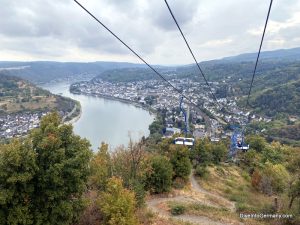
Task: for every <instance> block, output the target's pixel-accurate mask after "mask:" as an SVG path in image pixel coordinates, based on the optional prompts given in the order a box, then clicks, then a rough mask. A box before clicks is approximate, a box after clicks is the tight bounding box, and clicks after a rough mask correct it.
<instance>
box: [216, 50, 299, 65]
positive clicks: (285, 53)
mask: <svg viewBox="0 0 300 225" xmlns="http://www.w3.org/2000/svg"><path fill="white" fill-rule="evenodd" d="M256 57H257V53H245V54H241V55H237V56H230V57H225V58H223V59H221V60H223V61H224V60H226V61H236V62H241V61H254V60H256ZM259 58H260V59H261V60H299V59H300V47H299V48H291V49H278V50H274V51H263V52H261V54H260V57H259Z"/></svg>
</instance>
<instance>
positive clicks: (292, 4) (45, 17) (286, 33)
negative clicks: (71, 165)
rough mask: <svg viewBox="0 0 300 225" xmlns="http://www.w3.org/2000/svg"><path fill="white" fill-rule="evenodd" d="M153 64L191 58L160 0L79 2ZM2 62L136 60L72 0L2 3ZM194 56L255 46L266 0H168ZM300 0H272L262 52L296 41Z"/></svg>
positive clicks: (216, 55) (298, 42)
mask: <svg viewBox="0 0 300 225" xmlns="http://www.w3.org/2000/svg"><path fill="white" fill-rule="evenodd" d="M80 2H81V3H82V4H83V5H84V6H86V8H88V9H89V10H90V11H91V12H92V13H94V14H95V15H96V16H97V17H98V18H99V19H100V20H101V21H103V22H104V23H105V24H106V25H107V26H108V27H109V28H111V29H112V30H113V31H114V32H115V33H116V34H117V35H119V36H120V37H121V39H122V40H124V41H125V42H126V43H128V44H129V45H130V46H131V47H132V48H133V49H134V50H136V51H137V52H138V53H139V54H140V55H141V56H143V57H144V58H145V59H146V60H147V61H148V62H149V63H151V64H185V63H191V62H193V60H192V58H191V56H190V54H189V52H188V49H187V48H186V46H185V43H184V42H183V40H182V37H181V36H180V33H179V32H178V31H177V28H176V25H175V24H174V23H173V21H172V18H171V17H170V15H169V13H168V10H167V7H166V6H165V4H164V2H163V1H161V0H151V1H148V0H126V1H124V0H103V1H97V0H80ZM1 3H2V5H5V7H1V8H0V15H1V20H0V48H1V54H0V60H60V61H95V60H107V61H112V60H120V61H132V62H138V60H137V59H135V57H134V56H133V55H132V54H131V53H130V52H129V51H128V50H127V49H126V48H125V47H123V46H122V45H121V44H120V43H118V41H116V40H115V39H114V38H113V37H112V36H111V35H110V34H109V33H108V32H107V31H106V30H104V29H103V28H102V27H100V26H99V25H98V24H97V23H96V22H95V21H94V20H92V19H91V18H90V16H89V15H87V14H86V13H85V12H84V11H83V10H82V9H81V8H79V7H78V6H77V5H76V4H75V3H74V1H60V0H27V1H19V0H1ZM169 4H170V6H171V8H172V9H173V11H174V14H175V16H176V18H177V20H178V22H179V24H180V25H181V28H182V30H183V32H184V34H185V35H186V38H187V40H188V41H189V43H190V45H191V47H192V49H193V51H194V53H195V55H196V58H197V59H198V60H199V61H201V60H207V59H214V58H220V57H223V56H228V55H232V54H240V53H243V52H249V51H257V48H258V45H259V41H260V36H261V33H262V28H263V25H264V21H265V17H266V13H267V9H268V4H269V1H261V0H251V1H249V0H226V1H224V0H202V1H198V0H172V1H171V0H169ZM299 36H300V1H298V0H276V1H274V3H273V9H272V12H271V16H270V24H269V26H268V30H267V34H266V42H265V43H264V46H263V50H272V49H276V48H289V47H298V46H300V39H299Z"/></svg>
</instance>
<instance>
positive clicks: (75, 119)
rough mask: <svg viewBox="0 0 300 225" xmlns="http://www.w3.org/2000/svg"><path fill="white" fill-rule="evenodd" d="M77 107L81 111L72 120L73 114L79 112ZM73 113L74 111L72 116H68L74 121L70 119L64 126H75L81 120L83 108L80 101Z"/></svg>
mask: <svg viewBox="0 0 300 225" xmlns="http://www.w3.org/2000/svg"><path fill="white" fill-rule="evenodd" d="M77 107H78V109H79V114H78V115H77V116H75V117H73V118H72V116H73V114H74V113H76V112H77ZM72 111H73V112H72V114H71V115H69V116H68V117H71V118H72V119H70V120H68V121H64V124H74V123H76V122H77V121H78V120H79V119H80V117H81V116H82V107H81V104H80V102H78V101H77V102H76V105H75V110H72Z"/></svg>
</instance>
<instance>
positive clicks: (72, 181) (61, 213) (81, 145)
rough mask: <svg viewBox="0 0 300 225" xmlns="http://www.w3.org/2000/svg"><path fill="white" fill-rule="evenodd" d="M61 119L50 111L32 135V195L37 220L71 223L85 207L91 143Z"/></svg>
mask: <svg viewBox="0 0 300 225" xmlns="http://www.w3.org/2000/svg"><path fill="white" fill-rule="evenodd" d="M60 122H61V120H60V118H59V116H58V114H57V113H52V114H49V115H47V116H45V117H44V118H43V119H42V120H41V124H40V128H38V129H36V130H34V131H33V132H32V134H31V135H30V137H29V139H30V141H31V142H32V147H33V149H34V151H35V153H36V156H37V157H36V163H37V167H38V171H37V172H36V174H35V176H34V177H33V183H34V192H33V194H32V196H31V201H32V202H31V211H32V215H33V218H34V220H33V221H34V224H49V225H50V224H70V223H71V222H73V221H74V220H76V219H77V217H78V215H79V211H80V210H81V209H82V207H83V201H82V193H83V192H84V191H85V188H86V183H87V178H88V175H89V162H90V159H91V155H92V152H91V150H90V149H89V147H90V144H89V142H88V141H87V140H86V139H81V138H80V137H79V136H77V135H74V133H73V128H72V126H71V125H60Z"/></svg>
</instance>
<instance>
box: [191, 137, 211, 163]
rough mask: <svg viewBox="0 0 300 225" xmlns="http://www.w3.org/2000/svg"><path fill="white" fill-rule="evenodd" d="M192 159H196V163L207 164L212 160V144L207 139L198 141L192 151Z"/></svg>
mask: <svg viewBox="0 0 300 225" xmlns="http://www.w3.org/2000/svg"><path fill="white" fill-rule="evenodd" d="M191 157H192V160H195V161H196V164H202V165H204V166H205V165H207V164H209V163H211V161H212V145H211V143H210V142H209V141H208V140H207V139H204V140H200V141H199V142H196V146H195V149H193V150H192V151H191Z"/></svg>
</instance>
